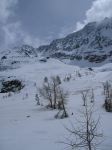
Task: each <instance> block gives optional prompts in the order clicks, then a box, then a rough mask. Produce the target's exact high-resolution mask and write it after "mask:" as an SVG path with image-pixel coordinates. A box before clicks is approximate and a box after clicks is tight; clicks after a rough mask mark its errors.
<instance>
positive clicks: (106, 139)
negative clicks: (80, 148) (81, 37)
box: [0, 59, 112, 150]
mask: <svg viewBox="0 0 112 150" xmlns="http://www.w3.org/2000/svg"><path fill="white" fill-rule="evenodd" d="M93 69H94V70H93V71H89V70H88V68H79V67H77V66H71V65H67V64H64V63H62V62H60V61H58V60H55V59H49V60H48V61H47V62H46V63H44V62H39V61H38V60H35V61H34V62H33V61H32V62H31V63H25V64H21V66H20V67H19V68H16V69H9V70H5V71H1V72H0V80H1V79H2V78H4V79H5V80H7V79H8V77H10V79H19V80H22V81H23V83H24V84H25V87H24V88H23V89H22V90H21V91H20V92H19V93H11V96H10V97H8V94H2V93H0V150H64V149H66V148H67V146H66V145H64V144H61V143H60V141H64V139H65V137H67V136H68V132H67V131H66V129H65V127H64V126H67V127H69V126H70V121H71V122H72V123H73V124H75V123H76V119H75V118H76V117H77V118H78V115H79V114H78V113H79V112H78V110H79V109H82V108H83V107H84V106H82V99H81V95H80V92H79V91H80V90H84V89H88V88H93V89H94V92H95V110H96V115H95V118H97V117H98V116H99V115H100V118H101V119H100V127H99V130H101V131H103V135H104V136H103V142H102V143H101V145H100V147H99V149H100V150H112V113H108V112H106V111H105V109H104V108H103V103H104V96H103V94H102V93H103V88H102V82H105V81H106V80H109V81H112V63H110V64H106V65H104V66H102V67H97V68H93ZM77 71H79V72H80V74H81V77H77V76H76V72H77ZM69 74H71V75H72V78H71V80H70V81H69V82H64V81H63V79H64V78H65V76H67V75H68V76H69ZM54 75H59V76H60V77H61V80H62V86H63V88H64V89H65V90H67V91H69V98H68V104H67V106H66V107H67V110H68V113H69V118H67V119H55V118H54V115H55V114H56V113H57V110H47V109H45V106H44V105H45V101H46V100H44V99H42V100H41V104H43V106H37V105H36V101H35V94H36V92H37V89H38V88H39V87H41V86H42V82H43V79H44V77H45V76H47V77H50V76H54ZM35 83H36V86H35ZM27 93H28V95H27ZM72 112H73V115H71V114H72Z"/></svg>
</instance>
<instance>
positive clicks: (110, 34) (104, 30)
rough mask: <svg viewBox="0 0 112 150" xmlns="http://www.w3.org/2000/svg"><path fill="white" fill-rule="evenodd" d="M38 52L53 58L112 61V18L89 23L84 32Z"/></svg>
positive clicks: (99, 61) (42, 48)
mask: <svg viewBox="0 0 112 150" xmlns="http://www.w3.org/2000/svg"><path fill="white" fill-rule="evenodd" d="M37 50H38V51H40V52H43V54H46V55H50V56H51V57H55V58H60V59H70V60H82V59H84V60H88V61H89V62H95V63H101V62H103V61H105V60H106V59H108V61H112V18H105V19H104V20H103V21H102V22H100V23H97V22H91V23H88V24H87V25H86V26H85V27H84V28H83V29H82V30H80V31H78V32H75V33H72V34H70V35H68V36H66V37H65V38H62V39H57V40H54V41H53V42H51V43H50V45H46V46H40V47H39V48H38V49H37Z"/></svg>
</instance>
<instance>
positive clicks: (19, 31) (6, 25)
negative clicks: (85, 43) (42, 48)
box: [0, 0, 93, 49]
mask: <svg viewBox="0 0 112 150" xmlns="http://www.w3.org/2000/svg"><path fill="white" fill-rule="evenodd" d="M91 1H93V0H86V3H85V2H84V3H83V2H82V0H76V1H74V0H0V49H2V48H4V49H5V48H10V47H13V46H17V45H20V44H30V45H33V46H34V47H38V46H39V45H42V44H46V43H49V42H50V41H51V40H53V39H55V38H59V37H63V36H65V35H67V34H68V33H70V32H72V31H73V29H74V24H76V22H77V21H78V20H79V18H80V20H82V18H83V14H84V12H85V10H87V8H88V6H89V5H90V3H91Z"/></svg>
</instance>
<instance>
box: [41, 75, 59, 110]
mask: <svg viewBox="0 0 112 150" xmlns="http://www.w3.org/2000/svg"><path fill="white" fill-rule="evenodd" d="M60 84H61V79H60V77H59V76H53V77H50V79H48V78H47V77H45V78H44V82H43V86H42V88H40V89H39V93H40V95H41V96H42V97H44V99H47V100H48V101H49V105H48V106H50V107H51V108H53V109H56V107H57V95H58V86H59V85H60Z"/></svg>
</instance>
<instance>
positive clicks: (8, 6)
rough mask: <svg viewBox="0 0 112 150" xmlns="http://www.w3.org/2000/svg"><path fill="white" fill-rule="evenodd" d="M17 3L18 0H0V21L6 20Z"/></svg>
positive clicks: (4, 21)
mask: <svg viewBox="0 0 112 150" xmlns="http://www.w3.org/2000/svg"><path fill="white" fill-rule="evenodd" d="M17 3H18V0H0V22H2V23H6V22H7V19H8V18H9V17H10V16H12V15H13V14H14V12H13V8H14V6H15V5H16V4H17Z"/></svg>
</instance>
